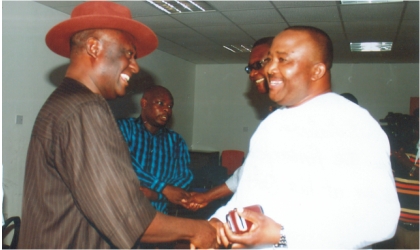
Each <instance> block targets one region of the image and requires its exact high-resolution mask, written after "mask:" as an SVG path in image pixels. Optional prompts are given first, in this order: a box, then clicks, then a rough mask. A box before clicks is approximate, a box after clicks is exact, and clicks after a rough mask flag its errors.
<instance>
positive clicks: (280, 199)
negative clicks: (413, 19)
mask: <svg viewBox="0 0 420 250" xmlns="http://www.w3.org/2000/svg"><path fill="white" fill-rule="evenodd" d="M332 52H333V48H332V42H331V40H330V38H329V37H328V35H327V34H326V33H325V32H323V31H322V30H320V29H317V28H314V27H307V26H292V27H289V28H287V29H285V30H284V31H282V32H281V33H279V34H278V35H277V36H276V37H275V38H274V40H273V43H272V46H271V48H270V52H269V55H268V60H269V61H268V63H267V64H266V65H265V67H264V72H265V75H266V78H267V81H268V88H269V96H270V99H271V100H273V101H275V102H276V103H277V104H278V105H280V106H282V107H281V108H279V109H277V110H275V111H274V112H272V113H271V114H270V115H269V116H268V117H267V118H266V119H265V120H264V121H262V122H261V124H260V125H259V127H258V128H257V130H256V131H255V133H254V134H253V136H252V138H251V141H250V147H249V153H248V155H247V158H246V159H245V162H244V164H243V165H242V168H243V170H242V171H243V173H242V177H241V180H240V182H239V185H238V188H237V190H236V192H235V194H234V195H233V197H232V199H231V200H230V201H229V202H228V203H227V204H226V206H224V207H221V208H220V209H219V210H218V211H216V213H215V214H214V216H213V218H212V221H214V222H217V221H220V222H222V221H223V222H224V221H225V216H226V214H227V213H228V212H229V211H231V210H233V209H235V208H242V207H246V206H251V205H255V204H258V205H261V206H262V208H263V210H264V214H265V216H264V215H259V216H258V215H256V214H255V213H254V214H253V213H251V212H249V213H244V214H243V215H244V216H247V217H248V218H251V220H252V221H253V222H254V226H253V227H251V231H250V232H248V233H244V234H233V233H232V232H231V230H229V228H228V226H227V225H226V224H225V226H223V225H222V224H221V223H220V222H219V223H218V226H219V227H220V228H223V229H224V230H218V232H219V233H220V235H219V236H220V237H221V239H222V241H223V244H224V245H225V246H227V245H229V243H234V244H233V245H232V247H242V248H244V247H253V246H255V245H262V246H258V248H265V247H266V248H270V249H272V247H273V244H274V245H276V246H286V245H287V246H288V247H289V248H307V249H313V248H336V249H350V248H351V249H355V248H363V247H367V246H368V245H371V244H373V243H376V242H380V241H383V240H386V239H389V238H391V237H392V236H393V235H394V233H395V229H396V226H397V222H398V217H399V213H400V207H399V202H398V198H397V193H396V189H395V183H394V180H393V176H392V172H391V165H390V161H389V152H390V149H389V142H388V139H387V137H386V135H385V133H384V132H383V130H382V129H381V128H380V126H379V124H378V122H376V121H375V119H373V118H372V116H371V115H370V114H369V113H368V112H367V111H366V110H365V109H363V108H361V107H360V106H358V105H354V104H353V103H350V102H349V101H347V100H346V99H345V98H343V97H342V96H340V95H338V94H335V93H331V75H330V69H331V66H332V56H333V55H332ZM343 110H344V111H345V112H343ZM355 183H356V185H355ZM225 236H226V237H225Z"/></svg>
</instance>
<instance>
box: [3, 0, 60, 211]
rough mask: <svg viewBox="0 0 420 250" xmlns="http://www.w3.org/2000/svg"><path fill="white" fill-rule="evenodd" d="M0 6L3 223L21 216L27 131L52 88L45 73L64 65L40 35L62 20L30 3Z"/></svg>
mask: <svg viewBox="0 0 420 250" xmlns="http://www.w3.org/2000/svg"><path fill="white" fill-rule="evenodd" d="M2 5H3V11H2V14H3V20H2V21H3V33H2V39H3V41H2V43H3V48H2V49H3V50H2V52H3V54H2V56H3V57H2V58H3V61H2V63H3V67H2V68H3V72H2V83H3V84H2V91H3V96H2V98H3V99H2V107H3V109H2V111H3V113H2V129H3V131H2V136H3V138H2V140H3V145H2V157H3V159H2V164H3V169H4V173H3V178H4V179H3V181H4V183H3V186H4V191H5V199H4V203H5V204H4V205H5V206H4V212H5V217H6V218H7V217H11V216H14V215H19V216H20V214H21V209H20V208H21V205H22V189H23V176H24V172H25V161H26V152H27V149H28V144H29V138H30V134H31V131H32V126H33V124H34V121H35V118H36V115H37V114H38V111H39V109H40V108H41V106H42V104H43V103H44V102H45V100H46V98H47V97H48V95H49V94H50V93H51V92H52V91H53V90H54V89H55V87H56V86H55V85H54V84H53V83H52V82H51V79H50V77H51V73H52V72H53V71H56V70H57V69H58V68H59V67H60V66H61V65H63V64H65V63H66V62H67V60H66V59H65V58H63V57H60V56H54V54H53V53H51V51H50V50H49V49H48V48H47V46H46V45H45V42H44V39H45V34H46V33H47V31H48V30H49V28H51V27H52V24H54V23H57V22H58V21H61V20H64V19H65V18H66V17H67V16H68V15H65V14H63V13H60V12H57V11H53V10H52V9H50V8H46V7H43V6H42V5H40V4H38V3H35V2H3V3H2ZM35 16H37V17H38V18H37V19H36V21H35V19H34V17H35ZM16 115H23V124H21V125H17V124H15V118H16Z"/></svg>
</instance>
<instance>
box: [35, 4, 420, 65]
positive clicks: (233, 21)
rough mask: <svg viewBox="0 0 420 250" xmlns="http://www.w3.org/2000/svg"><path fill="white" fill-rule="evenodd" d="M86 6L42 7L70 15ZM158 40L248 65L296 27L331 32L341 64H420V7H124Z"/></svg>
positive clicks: (170, 49) (180, 51)
mask: <svg viewBox="0 0 420 250" xmlns="http://www.w3.org/2000/svg"><path fill="white" fill-rule="evenodd" d="M81 2H83V1H39V3H40V4H43V5H46V6H49V7H51V8H53V9H56V10H58V11H61V12H64V13H67V14H69V15H70V13H71V11H72V10H73V8H74V6H76V5H78V4H80V3H81ZM118 3H119V4H122V5H125V6H127V7H128V8H130V9H131V13H132V16H133V18H134V19H136V20H138V21H140V22H142V23H144V24H146V25H147V26H149V27H150V28H151V29H152V30H153V31H154V32H155V33H156V34H157V36H158V39H159V46H158V49H159V50H161V51H164V52H166V53H169V54H171V55H174V56H176V57H179V58H182V59H184V60H186V61H189V62H192V63H195V64H225V63H229V64H230V63H243V64H246V63H247V62H248V57H249V53H233V52H230V51H228V50H226V49H224V48H223V47H222V46H223V45H232V44H235V45H237V44H244V45H249V46H251V45H252V44H253V43H254V42H255V41H256V40H258V39H259V38H262V37H266V36H275V35H276V34H278V33H279V32H280V31H281V30H283V29H284V28H286V27H288V26H292V25H311V26H316V27H318V28H321V29H322V30H324V31H326V32H327V33H328V34H329V35H330V37H331V39H332V41H333V45H334V62H337V63H418V62H419V2H418V1H404V2H399V3H383V4H354V5H342V4H341V2H340V1H207V3H208V4H209V5H210V6H212V7H213V8H214V9H215V11H211V12H204V13H198V12H195V13H186V14H173V15H168V14H166V13H164V12H162V11H160V10H158V9H156V8H155V7H153V6H152V5H151V4H150V3H148V2H146V1H118ZM379 41H381V42H389V41H392V42H394V45H393V47H392V51H391V52H350V45H349V44H350V42H379Z"/></svg>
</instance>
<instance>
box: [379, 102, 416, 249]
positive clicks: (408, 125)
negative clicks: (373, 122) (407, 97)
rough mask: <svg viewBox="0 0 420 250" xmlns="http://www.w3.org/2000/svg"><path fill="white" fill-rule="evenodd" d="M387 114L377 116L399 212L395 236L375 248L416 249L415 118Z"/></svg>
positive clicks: (414, 115)
mask: <svg viewBox="0 0 420 250" xmlns="http://www.w3.org/2000/svg"><path fill="white" fill-rule="evenodd" d="M415 112H417V114H416V113H413V114H412V115H404V114H400V113H391V112H390V113H388V115H387V116H386V117H385V118H384V119H381V122H383V123H386V125H383V126H382V127H383V129H384V131H385V132H386V133H387V135H388V138H389V141H390V144H391V164H392V170H393V173H394V177H395V184H396V186H397V192H398V199H399V201H400V205H401V213H400V218H399V221H398V228H397V232H396V234H395V236H394V237H393V238H392V239H391V240H389V241H386V242H382V243H380V244H376V245H375V248H379V249H382V248H396V249H418V248H419V162H418V158H417V155H418V153H419V147H418V145H419V117H418V109H417V110H416V111H415Z"/></svg>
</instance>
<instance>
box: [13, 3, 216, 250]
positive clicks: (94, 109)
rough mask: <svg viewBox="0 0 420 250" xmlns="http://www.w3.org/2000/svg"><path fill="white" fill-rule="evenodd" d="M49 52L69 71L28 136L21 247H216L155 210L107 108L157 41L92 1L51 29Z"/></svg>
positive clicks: (119, 11)
mask: <svg viewBox="0 0 420 250" xmlns="http://www.w3.org/2000/svg"><path fill="white" fill-rule="evenodd" d="M46 43H47V46H48V47H49V48H50V49H51V50H52V51H53V52H55V53H57V54H59V55H61V56H64V57H67V58H70V65H69V66H68V68H67V71H66V75H65V78H64V79H63V82H62V83H61V84H60V86H58V88H57V89H56V90H55V91H54V92H53V93H52V94H51V95H50V96H49V97H48V99H47V101H46V102H45V104H44V105H43V107H42V108H41V110H40V112H39V114H38V116H37V119H36V121H35V125H34V128H33V130H32V135H31V140H30V144H29V148H28V155H27V159H26V171H25V182H24V194H23V206H22V223H21V230H20V237H19V244H18V247H19V248H38V249H42V248H59V249H66V248H79V249H107V248H125V249H129V248H137V247H138V246H139V242H140V241H141V242H146V243H149V242H170V241H175V240H178V239H182V240H188V241H190V242H192V243H194V244H199V245H201V247H203V248H212V247H217V242H216V231H215V228H214V227H213V226H212V225H211V224H210V223H208V222H207V221H198V220H196V221H194V220H187V219H180V218H176V217H171V216H167V215H164V214H162V213H160V212H157V211H156V210H155V209H154V208H153V207H152V205H151V204H150V202H149V201H148V199H147V198H146V196H144V195H143V193H142V192H141V191H140V185H139V181H138V179H137V176H136V174H135V173H134V171H133V167H132V165H131V161H130V154H129V151H128V148H127V144H126V143H125V141H124V140H123V138H122V136H121V133H120V131H119V129H118V126H117V123H116V121H115V118H114V116H113V115H112V112H111V109H110V108H109V105H108V103H107V102H106V100H105V99H113V98H116V97H117V96H123V95H124V94H125V89H126V87H127V86H128V84H129V80H130V77H131V76H132V75H134V74H136V73H137V72H139V66H138V64H137V62H136V58H139V57H142V56H145V55H147V54H149V53H151V52H152V51H153V50H155V49H156V47H157V37H156V35H155V34H154V33H153V31H152V30H150V29H149V28H148V27H146V26H145V25H143V24H142V23H140V22H138V21H135V20H133V19H132V18H131V13H130V11H129V9H128V8H126V7H124V6H122V5H119V4H116V3H113V2H99V1H89V2H85V3H82V4H80V5H78V6H76V7H75V8H74V10H73V12H72V15H71V17H70V19H69V20H66V21H63V22H61V23H59V24H58V25H56V26H54V27H53V28H52V29H51V30H50V31H49V32H48V34H47V36H46Z"/></svg>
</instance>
